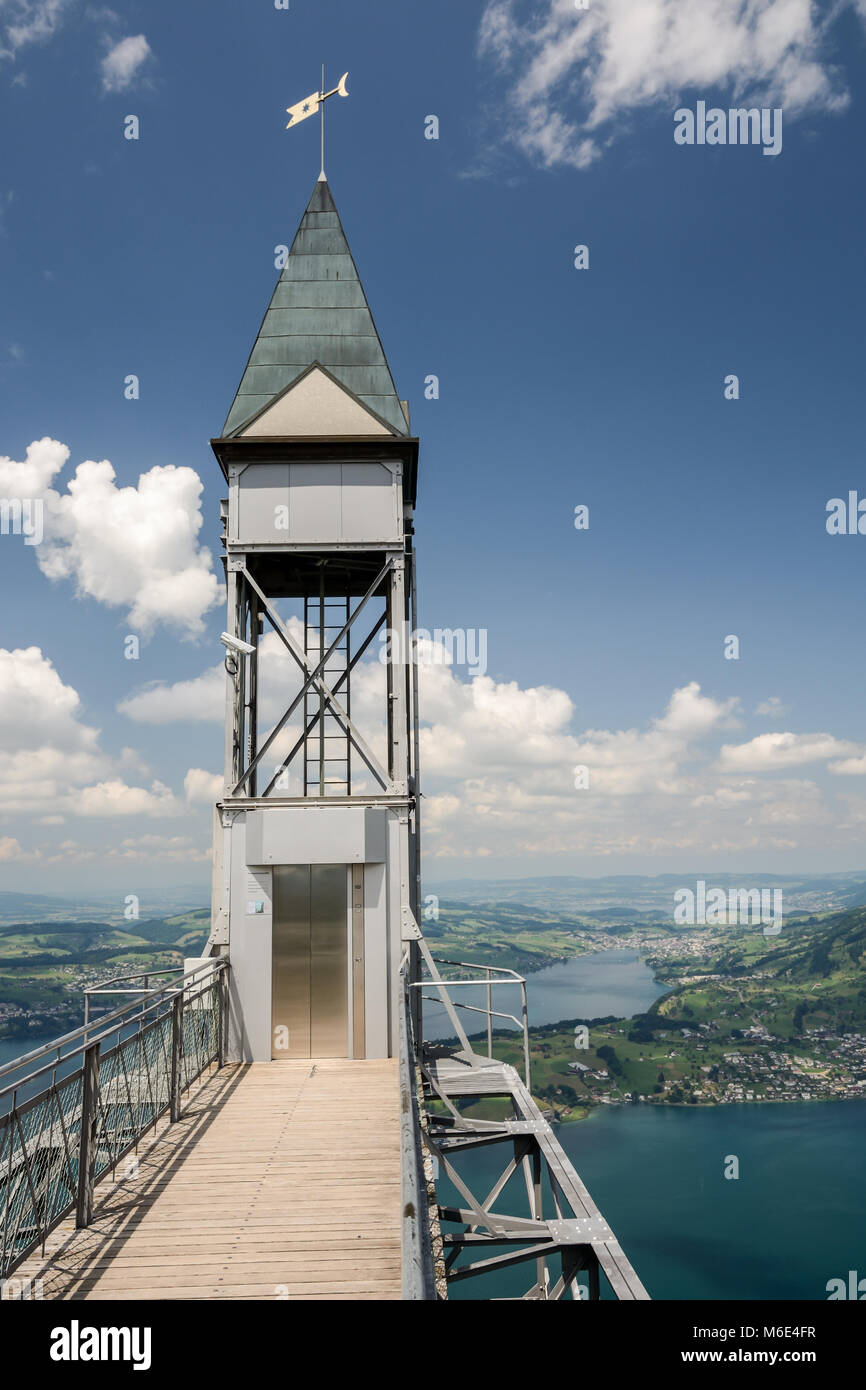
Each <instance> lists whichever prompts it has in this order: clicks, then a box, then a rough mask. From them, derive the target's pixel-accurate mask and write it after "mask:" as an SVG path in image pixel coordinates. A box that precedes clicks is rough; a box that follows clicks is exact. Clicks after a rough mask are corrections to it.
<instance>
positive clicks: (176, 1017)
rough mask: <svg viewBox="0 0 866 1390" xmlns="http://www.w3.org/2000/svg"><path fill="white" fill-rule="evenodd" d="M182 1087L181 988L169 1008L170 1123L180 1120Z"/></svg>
mask: <svg viewBox="0 0 866 1390" xmlns="http://www.w3.org/2000/svg"><path fill="white" fill-rule="evenodd" d="M182 1087H183V987H181V989H180V990H179V991H178V993H177V994H176V995H175V997H174V1000H173V1002H172V1006H171V1095H170V1100H171V1108H170V1115H171V1121H172V1123H174V1122H175V1120H179V1119H180V1093H181V1089H182Z"/></svg>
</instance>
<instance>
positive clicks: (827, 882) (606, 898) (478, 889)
mask: <svg viewBox="0 0 866 1390" xmlns="http://www.w3.org/2000/svg"><path fill="white" fill-rule="evenodd" d="M699 879H703V880H704V882H705V883H706V884H707V887H708V888H709V887H714V888H722V889H724V890H725V891H726V892H727V891H728V890H729V889H731V888H744V889H755V888H758V889H760V888H767V889H774V888H778V889H781V890H782V894H783V904H784V912H785V915H786V916H788V915H790V914H791V913H816V912H817V913H820V912H838V911H841V910H843V909H845V908H853V907H860V906H866V870H863V871H859V870H851V871H850V872H846V873H838V874H808V875H796V874H761V873H753V872H749V873H742V874H738V873H714V872H712V870H707V871H706V872H698V873H692V874H657V875H649V874H646V875H645V874H608V875H605V876H604V877H600V878H580V877H578V876H576V875H567V874H563V875H553V876H549V877H543V878H517V879H450V880H436V881H434V882H432V883H427V882H425V884H424V892H425V894H426V893H435V894H437V895H438V896H440V897H442V898H447V899H449V900H450V901H452V902H460V903H466V904H471V903H486V904H490V903H511V904H515V905H516V904H522V905H524V906H526V907H529V908H547V909H550V910H553V911H556V912H576V913H578V914H580V915H581V916H590V915H591V916H596V917H598V918H599V920H602V919H603V917H604V916H608V915H609V916H611V917H613V916H616V917H620V918H623V917H626V916H631V915H633V916H635V917H640V918H643V919H645V920H654V921H659V920H666V921H669V920H671V919H672V917H673V909H674V894H675V893H676V891H677V889H679V888H692V889H694V887H695V884H696V882H697V881H698V880H699Z"/></svg>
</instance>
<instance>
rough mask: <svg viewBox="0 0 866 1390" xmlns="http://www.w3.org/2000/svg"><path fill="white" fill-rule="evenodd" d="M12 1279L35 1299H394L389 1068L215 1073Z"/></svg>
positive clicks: (396, 1231)
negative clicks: (36, 1288)
mask: <svg viewBox="0 0 866 1390" xmlns="http://www.w3.org/2000/svg"><path fill="white" fill-rule="evenodd" d="M15 1277H16V1278H18V1279H27V1278H29V1279H31V1280H37V1279H41V1280H42V1281H43V1297H44V1298H46V1299H137V1298H141V1299H216V1298H228V1299H286V1298H288V1299H399V1298H400V1296H401V1279H402V1269H401V1186H400V1114H399V1081H398V1066H397V1062H396V1060H395V1059H389V1060H385V1061H363V1062H352V1061H334V1060H328V1061H319V1062H298V1061H292V1062H274V1063H271V1064H270V1065H268V1064H266V1063H265V1064H260V1065H254V1066H238V1065H234V1066H226V1067H224V1068H223V1070H222V1071H220V1072H216V1071H215V1072H213V1073H212V1074H211V1076H210V1078H209V1079H207V1080H206V1081H205V1083H204V1084H203V1085H202V1086H200V1087H199V1089H198V1090H197V1091H195V1092H194V1093H193V1094H192V1096H191V1097H190V1098H188V1099H187V1100H186V1103H185V1105H184V1113H183V1115H182V1118H181V1119H180V1120H179V1121H178V1122H177V1123H176V1124H174V1125H168V1124H167V1123H164V1122H161V1124H160V1128H159V1131H158V1133H157V1135H156V1136H155V1137H149V1138H148V1139H146V1140H144V1141H143V1144H142V1148H141V1151H140V1153H139V1156H138V1171H137V1174H135V1175H134V1176H132V1177H130V1178H127V1179H125V1180H123V1181H119V1182H118V1183H117V1184H116V1185H112V1183H111V1178H110V1176H109V1177H108V1178H107V1179H106V1180H105V1181H104V1182H103V1183H100V1184H99V1185H98V1186H97V1188H96V1204H95V1209H94V1219H93V1223H92V1225H91V1226H89V1227H88V1228H87V1230H84V1231H76V1230H75V1229H74V1217H70V1218H69V1219H68V1220H67V1221H65V1222H64V1223H63V1224H62V1225H61V1226H59V1227H58V1228H57V1230H56V1231H54V1232H53V1233H52V1235H51V1236H50V1237H49V1239H48V1243H47V1246H46V1253H45V1257H43V1256H42V1255H41V1254H36V1255H33V1256H31V1257H30V1259H29V1260H27V1261H26V1262H25V1263H24V1264H23V1265H22V1266H21V1267H20V1268H19V1269H17V1270H16V1271H15Z"/></svg>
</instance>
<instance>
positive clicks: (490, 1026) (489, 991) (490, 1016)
mask: <svg viewBox="0 0 866 1390" xmlns="http://www.w3.org/2000/svg"><path fill="white" fill-rule="evenodd" d="M487 1056H488V1057H492V1056H493V990H492V988H491V985H490V966H489V965H488V967H487Z"/></svg>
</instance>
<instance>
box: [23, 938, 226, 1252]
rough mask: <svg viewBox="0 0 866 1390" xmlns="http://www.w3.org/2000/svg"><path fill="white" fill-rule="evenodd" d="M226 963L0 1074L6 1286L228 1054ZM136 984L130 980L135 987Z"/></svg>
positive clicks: (217, 962)
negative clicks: (187, 1092) (203, 1075)
mask: <svg viewBox="0 0 866 1390" xmlns="http://www.w3.org/2000/svg"><path fill="white" fill-rule="evenodd" d="M228 968H229V965H228V958H227V957H217V958H215V959H214V960H212V961H207V962H206V963H205V964H204V965H196V966H195V968H194V969H193V970H190V971H187V972H186V973H184V974H180V973H179V974H178V975H176V976H175V978H174V979H173V980H171V981H170V982H167V983H162V984H160V985H159V986H158V987H157V988H155V989H147V990H138V991H135V990H130V989H129V988H123V989H118V990H117V991H116V992H117V993H123V994H129V993H134V994H135V995H136V997H135V999H134V1002H131V1003H126V1004H123V1005H121V1006H120V1007H119V1008H117V1009H115V1010H114V1011H113V1012H111V1013H109V1014H107V1015H105V1016H104V1017H102V1018H100V1019H99V1020H98V1021H97V1022H95V1023H93V1022H89V1023H87V1024H85V1025H84V1027H82V1028H79V1029H76V1030H75V1031H73V1032H72V1033H68V1034H66V1035H65V1036H64V1037H63V1038H60V1039H58V1040H57V1041H56V1042H53V1043H48V1044H46V1045H45V1046H44V1047H41V1048H38V1049H37V1050H36V1051H35V1052H32V1053H29V1054H28V1055H27V1056H25V1057H22V1058H17V1059H16V1060H15V1061H13V1062H8V1063H6V1065H5V1066H3V1067H0V1280H3V1279H5V1278H6V1277H7V1276H8V1275H9V1274H10V1273H11V1272H12V1270H14V1269H15V1268H16V1267H17V1266H18V1265H19V1264H20V1263H21V1261H22V1260H24V1259H26V1258H27V1256H28V1255H29V1254H31V1253H32V1252H33V1251H34V1250H35V1249H36V1248H37V1247H38V1246H40V1245H44V1242H45V1239H46V1237H47V1236H48V1234H49V1233H50V1232H51V1230H52V1229H53V1228H54V1227H55V1226H56V1225H57V1224H58V1223H59V1222H60V1221H62V1220H63V1219H64V1218H65V1217H66V1216H68V1215H69V1213H70V1212H72V1211H73V1210H74V1211H75V1213H76V1225H77V1226H79V1227H82V1226H87V1225H89V1223H90V1220H91V1218H92V1215H93V1191H94V1187H95V1184H96V1183H97V1182H98V1181H99V1179H100V1178H102V1177H103V1176H104V1175H105V1174H106V1173H107V1172H109V1171H113V1170H114V1169H115V1168H116V1167H117V1165H118V1163H119V1162H120V1161H121V1159H123V1158H124V1157H125V1155H126V1154H128V1153H129V1152H130V1151H131V1150H132V1149H134V1148H135V1147H136V1146H137V1145H138V1143H139V1142H140V1140H141V1139H142V1137H143V1136H144V1135H145V1134H146V1133H147V1132H148V1130H149V1129H151V1128H152V1126H153V1125H155V1124H156V1122H157V1120H158V1119H159V1118H160V1117H161V1116H162V1115H164V1114H166V1112H170V1116H171V1119H172V1120H176V1119H179V1118H180V1111H181V1098H182V1094H183V1092H184V1091H185V1090H187V1089H188V1088H189V1087H190V1086H191V1085H192V1083H193V1082H194V1081H195V1080H196V1079H197V1078H198V1077H199V1076H201V1075H202V1073H203V1072H204V1071H206V1070H207V1068H208V1067H209V1066H211V1065H212V1064H214V1063H216V1064H217V1065H219V1066H221V1065H222V1063H223V1061H224V1056H225V1028H226V1020H227V985H228ZM140 978H141V976H129V977H127V978H126V980H125V981H124V984H125V986H128V985H129V984H130V982H131V981H132V980H134V979H140Z"/></svg>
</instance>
